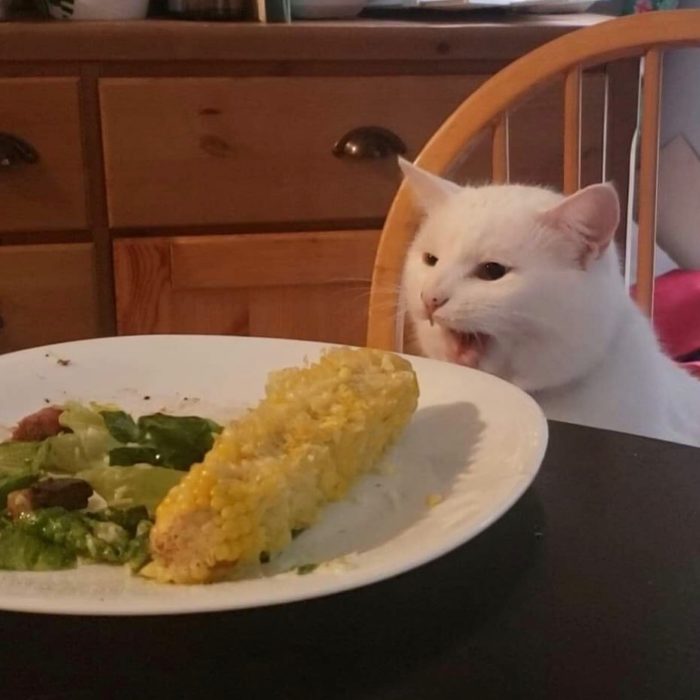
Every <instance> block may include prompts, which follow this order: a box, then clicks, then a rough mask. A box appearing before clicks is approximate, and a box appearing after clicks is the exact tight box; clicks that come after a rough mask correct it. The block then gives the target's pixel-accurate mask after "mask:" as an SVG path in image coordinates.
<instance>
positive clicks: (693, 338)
mask: <svg viewBox="0 0 700 700" xmlns="http://www.w3.org/2000/svg"><path fill="white" fill-rule="evenodd" d="M654 326H655V328H656V332H657V334H658V336H659V338H660V340H661V344H662V345H663V347H664V348H665V350H666V352H667V353H668V354H669V355H671V357H674V358H676V359H677V360H679V361H681V362H680V364H682V365H683V366H684V367H686V368H687V369H688V370H689V371H690V372H692V373H693V374H695V375H697V376H698V377H700V270H673V271H671V272H667V273H666V274H665V275H661V276H659V277H657V278H656V281H655V286H654ZM684 359H685V361H682V360H684Z"/></svg>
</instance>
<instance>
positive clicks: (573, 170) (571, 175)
mask: <svg viewBox="0 0 700 700" xmlns="http://www.w3.org/2000/svg"><path fill="white" fill-rule="evenodd" d="M581 88H582V71H581V68H580V67H579V66H577V67H576V68H572V69H571V70H570V71H569V72H568V73H567V74H566V79H565V81H564V188H563V189H564V193H565V194H573V193H574V192H576V191H577V190H578V189H579V188H580V187H581ZM605 90H606V86H605V84H603V104H604V105H605V99H606V98H605Z"/></svg>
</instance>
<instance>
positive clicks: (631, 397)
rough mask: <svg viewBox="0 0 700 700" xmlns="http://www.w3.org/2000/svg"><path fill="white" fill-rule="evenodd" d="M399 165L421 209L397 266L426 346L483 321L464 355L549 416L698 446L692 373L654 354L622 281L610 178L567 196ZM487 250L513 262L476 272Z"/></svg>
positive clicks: (698, 411)
mask: <svg viewBox="0 0 700 700" xmlns="http://www.w3.org/2000/svg"><path fill="white" fill-rule="evenodd" d="M401 167H402V169H403V170H404V173H405V175H406V178H407V181H408V183H409V187H410V188H411V191H412V193H413V195H414V197H415V199H416V202H417V203H418V205H419V206H420V207H421V208H422V209H423V210H424V211H425V219H424V221H423V223H422V225H421V227H420V229H419V231H418V233H417V235H416V238H415V240H414V241H413V243H412V245H411V247H410V249H409V251H408V256H407V259H406V264H405V271H404V278H403V293H404V297H405V301H406V304H407V307H408V312H409V315H410V317H411V319H412V321H413V324H414V326H415V331H416V333H417V338H418V341H419V344H420V346H421V349H422V351H423V353H424V354H426V355H427V356H429V357H434V358H437V359H442V360H451V361H460V357H463V356H459V353H457V354H455V349H454V345H450V341H449V338H450V335H451V333H450V332H449V331H448V330H447V329H454V330H456V331H462V332H470V333H482V334H485V335H486V336H487V337H488V340H487V341H486V343H485V345H483V349H482V346H481V345H480V344H479V343H477V346H478V347H479V354H480V356H479V357H478V359H477V360H476V361H474V362H471V361H470V362H469V364H472V365H476V366H478V368H479V369H481V370H483V371H486V372H490V373H492V374H495V375H497V376H499V377H501V378H503V379H506V380H507V381H509V382H512V383H513V384H515V385H517V386H519V387H520V388H522V389H524V390H525V391H527V392H529V393H530V394H531V395H532V396H533V397H534V398H535V399H536V400H537V401H538V402H539V404H540V406H541V407H542V409H543V410H544V412H545V414H546V415H547V417H548V418H551V419H555V420H562V421H566V422H571V423H579V424H583V425H591V426H595V427H601V428H607V429H611V430H618V431H622V432H628V433H634V434H639V435H647V436H651V437H657V438H661V439H666V440H671V441H675V442H680V443H686V444H692V445H700V382H699V381H697V380H696V379H694V378H693V377H692V376H691V375H690V374H688V373H686V372H685V370H683V369H681V368H679V367H678V366H677V365H676V364H675V363H674V362H673V361H672V360H671V359H670V358H669V357H667V356H666V355H665V354H664V353H663V352H662V350H661V348H660V347H659V343H658V341H657V339H656V336H655V334H654V332H653V330H652V328H651V325H650V324H649V322H648V321H647V319H646V318H645V317H644V316H643V314H642V313H641V312H640V311H639V310H638V309H637V307H636V306H635V304H634V303H633V302H632V300H631V299H630V298H629V296H628V294H627V292H626V290H625V287H624V283H623V278H622V275H621V272H620V261H619V258H618V254H617V251H616V250H615V246H614V245H610V243H611V241H612V238H613V234H614V231H615V229H616V227H617V224H618V221H619V215H620V212H619V202H618V197H617V194H616V193H615V190H614V188H613V187H612V186H610V185H606V184H601V185H593V186H591V187H588V188H586V189H584V190H581V191H580V192H578V193H577V194H575V195H572V196H570V197H564V196H563V195H561V194H558V193H555V192H552V191H550V190H547V189H543V188H539V187H529V186H524V185H489V186H484V187H466V188H462V187H459V186H458V185H455V184H453V183H451V182H448V181H446V180H443V179H441V178H438V177H436V176H434V175H431V174H429V173H427V172H425V171H423V170H421V169H419V168H417V167H416V166H413V165H411V164H410V163H407V162H405V161H403V162H402V163H401ZM426 253H429V254H431V255H434V256H435V257H437V258H438V262H437V263H436V264H435V265H434V266H429V265H428V264H426V262H425V261H424V255H425V254H426ZM486 262H497V263H500V264H502V265H504V266H506V267H507V268H511V269H510V271H509V272H508V273H507V274H506V275H505V276H503V277H502V278H500V279H497V280H484V279H479V278H478V277H477V276H476V275H475V270H476V268H477V266H478V265H480V264H483V263H486ZM430 300H435V301H436V302H437V301H438V300H439V303H440V304H441V305H440V306H439V307H434V306H433V307H431V306H430ZM443 302H444V303H443ZM426 303H428V306H426ZM431 312H432V313H431ZM431 315H432V321H433V322H432V323H431V321H430V320H429V316H431Z"/></svg>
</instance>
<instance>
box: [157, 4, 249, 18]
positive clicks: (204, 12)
mask: <svg viewBox="0 0 700 700" xmlns="http://www.w3.org/2000/svg"><path fill="white" fill-rule="evenodd" d="M244 9H245V0H168V10H169V12H170V13H171V14H173V15H177V16H178V17H182V18H183V19H205V20H206V19H239V18H240V17H241V16H242V15H243V10H244Z"/></svg>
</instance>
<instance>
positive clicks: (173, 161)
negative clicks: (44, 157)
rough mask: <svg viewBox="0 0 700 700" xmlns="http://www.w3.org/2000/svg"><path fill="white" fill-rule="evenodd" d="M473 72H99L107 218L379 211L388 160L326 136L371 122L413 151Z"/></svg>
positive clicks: (392, 175)
mask: <svg viewBox="0 0 700 700" xmlns="http://www.w3.org/2000/svg"><path fill="white" fill-rule="evenodd" d="M483 79H484V78H483V76H431V77H424V76H393V77H347V78H344V77H303V78H297V77H285V78H154V79H105V80H102V81H101V87H100V95H101V109H102V121H103V132H104V149H105V159H106V172H107V189H108V197H109V215H110V221H111V224H112V225H113V226H116V227H140V226H178V225H201V224H226V223H235V222H237V223H240V222H243V223H255V222H273V223H274V222H301V221H313V220H316V221H343V220H352V219H363V220H370V219H377V218H382V217H384V216H385V214H386V211H387V209H388V206H389V204H390V202H391V199H392V196H393V194H394V192H395V190H396V187H397V185H398V182H399V175H398V168H397V167H396V160H395V158H394V157H392V156H389V157H386V158H378V159H367V160H362V159H360V160H358V159H353V158H348V157H344V158H338V157H336V156H334V155H333V152H332V150H333V146H334V144H335V143H336V142H337V141H338V140H339V139H341V137H343V136H344V135H345V134H347V133H348V132H349V131H350V130H352V129H354V128H356V127H362V126H374V127H377V126H378V127H383V128H385V129H389V130H391V131H392V132H394V133H395V134H396V135H397V136H399V137H400V138H401V139H402V141H403V142H404V143H405V145H406V148H407V157H409V158H412V157H414V156H415V155H416V154H417V152H418V151H419V150H420V149H421V147H422V146H423V145H424V144H425V142H426V141H427V139H428V138H429V137H430V135H431V134H432V133H433V132H434V131H435V130H436V129H437V127H438V126H439V125H440V123H441V122H442V121H443V120H444V119H445V118H446V117H447V116H448V115H449V114H450V112H451V111H452V110H453V109H454V108H455V107H457V105H458V104H459V103H460V102H461V101H462V100H463V99H464V98H465V97H466V96H467V95H468V94H469V93H470V92H472V91H473V90H474V88H475V87H476V86H477V85H479V84H480V83H481V82H482V81H483Z"/></svg>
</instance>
